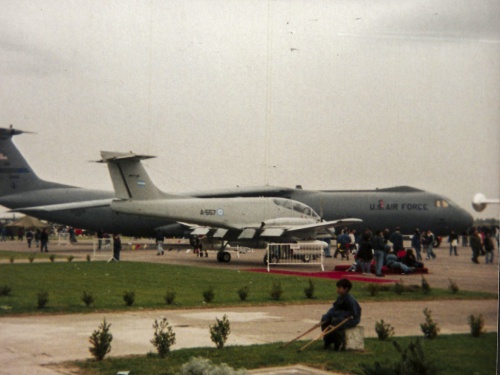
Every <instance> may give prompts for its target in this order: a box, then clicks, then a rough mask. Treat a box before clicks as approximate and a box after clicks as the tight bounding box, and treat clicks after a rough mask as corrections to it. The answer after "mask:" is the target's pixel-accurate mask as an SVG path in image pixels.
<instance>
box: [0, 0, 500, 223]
mask: <svg viewBox="0 0 500 375" xmlns="http://www.w3.org/2000/svg"><path fill="white" fill-rule="evenodd" d="M0 5H1V9H2V12H0V117H1V122H2V123H0V126H3V127H8V126H9V124H13V125H14V127H15V128H18V129H22V130H26V131H32V132H36V133H37V134H34V135H21V136H18V137H16V138H15V142H16V144H17V145H18V147H19V148H20V149H21V151H22V152H23V153H24V155H25V156H26V158H27V159H28V161H29V162H30V163H31V165H32V167H33V168H34V169H35V171H36V172H37V173H38V174H39V176H40V177H42V178H44V179H46V180H55V181H58V182H61V183H67V184H72V185H77V186H83V187H89V188H99V189H107V190H112V184H111V181H110V179H109V175H108V173H107V169H106V167H105V166H103V165H101V164H93V163H88V161H89V160H97V159H99V158H100V151H101V150H111V151H134V152H137V153H147V154H152V155H156V156H158V158H157V159H153V160H151V161H148V162H147V167H148V170H149V171H150V173H151V176H152V178H153V180H154V181H155V182H156V183H157V185H158V186H159V187H160V188H162V189H163V190H166V191H172V192H181V191H185V190H189V191H192V190H206V189H215V188H231V187H235V186H258V185H264V184H270V185H283V186H295V185H296V184H301V185H303V187H304V188H307V189H373V188H383V187H390V186H396V185H411V186H414V187H417V188H421V189H424V190H428V191H432V192H435V193H440V194H443V195H445V196H447V197H448V198H450V199H452V200H454V201H455V202H457V203H458V204H459V205H460V206H462V207H464V208H466V209H467V210H469V211H470V212H471V213H473V214H474V216H475V217H498V215H499V208H498V205H497V206H491V207H489V208H487V209H486V210H485V211H484V212H483V213H482V214H477V213H475V212H474V211H473V210H472V208H471V204H470V202H471V199H472V196H473V195H474V194H475V193H477V192H482V193H484V194H485V195H486V196H487V197H491V198H498V197H499V196H500V172H499V171H500V168H499V166H500V147H499V139H500V100H499V99H500V95H499V94H500V2H499V1H498V0H487V1H481V0H479V1H464V0H458V1H457V0H449V1H439V0H425V1H417V0H407V1H404V0H394V1H389V0H380V1H373V0H369V1H355V0H349V1H347V0H346V1H331V0H328V1H322V0H310V1H303V0H295V1H294V0H283V1H264V0H262V1H261V0H249V1H243V0H238V1H232V0H227V1H193V0H183V1H171V2H170V1H169V2H166V1H160V0H151V1H130V0H120V1H100V0H99V1H92V0H86V1H67V0H60V1H55V0H54V1H48V0H47V1H34V0H26V1H19V0H0Z"/></svg>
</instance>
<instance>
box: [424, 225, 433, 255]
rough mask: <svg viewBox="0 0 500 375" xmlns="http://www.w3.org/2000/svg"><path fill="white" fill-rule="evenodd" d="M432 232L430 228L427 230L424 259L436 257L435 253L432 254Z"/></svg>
mask: <svg viewBox="0 0 500 375" xmlns="http://www.w3.org/2000/svg"><path fill="white" fill-rule="evenodd" d="M434 239H435V238H434V233H432V232H431V230H430V229H429V230H427V236H426V240H425V241H426V244H425V245H426V247H427V258H425V259H426V260H430V259H432V260H434V259H436V254H434Z"/></svg>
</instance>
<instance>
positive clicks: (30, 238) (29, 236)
mask: <svg viewBox="0 0 500 375" xmlns="http://www.w3.org/2000/svg"><path fill="white" fill-rule="evenodd" d="M33 237H34V236H33V232H32V231H31V229H28V231H27V232H26V241H27V242H28V249H31V242H32V241H33Z"/></svg>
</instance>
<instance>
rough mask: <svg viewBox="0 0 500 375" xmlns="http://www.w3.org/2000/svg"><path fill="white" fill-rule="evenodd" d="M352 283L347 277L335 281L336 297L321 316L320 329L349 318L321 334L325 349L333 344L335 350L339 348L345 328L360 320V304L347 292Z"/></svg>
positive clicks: (342, 343) (354, 324)
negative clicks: (329, 331) (328, 331)
mask: <svg viewBox="0 0 500 375" xmlns="http://www.w3.org/2000/svg"><path fill="white" fill-rule="evenodd" d="M351 288H352V284H351V282H350V281H349V280H347V279H340V280H339V281H337V294H338V297H337V299H336V301H335V302H334V303H333V306H332V307H331V308H330V309H329V310H328V311H327V313H326V314H324V315H323V316H322V317H321V330H322V331H324V330H325V329H326V328H327V327H329V326H336V325H337V324H339V323H340V322H342V321H343V320H345V319H346V318H351V319H349V320H348V321H347V322H345V323H344V324H343V325H342V326H340V327H339V328H337V329H336V330H334V331H333V332H331V333H328V334H326V335H325V336H323V342H324V347H325V349H328V348H330V346H331V345H332V344H333V346H334V349H335V350H336V351H338V350H340V349H341V348H342V346H343V345H344V336H345V330H346V329H347V328H353V327H355V326H357V325H358V324H359V322H360V321H361V306H359V303H358V301H356V299H355V298H354V297H353V296H352V295H350V294H349V291H350V290H351Z"/></svg>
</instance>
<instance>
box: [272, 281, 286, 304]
mask: <svg viewBox="0 0 500 375" xmlns="http://www.w3.org/2000/svg"><path fill="white" fill-rule="evenodd" d="M282 294H283V287H282V286H281V282H280V281H273V286H272V288H271V290H270V291H269V295H270V296H271V298H272V299H273V300H275V301H278V300H279V299H281V295H282Z"/></svg>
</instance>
